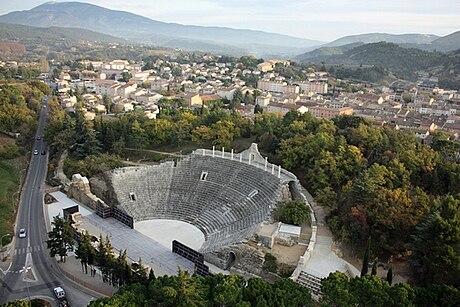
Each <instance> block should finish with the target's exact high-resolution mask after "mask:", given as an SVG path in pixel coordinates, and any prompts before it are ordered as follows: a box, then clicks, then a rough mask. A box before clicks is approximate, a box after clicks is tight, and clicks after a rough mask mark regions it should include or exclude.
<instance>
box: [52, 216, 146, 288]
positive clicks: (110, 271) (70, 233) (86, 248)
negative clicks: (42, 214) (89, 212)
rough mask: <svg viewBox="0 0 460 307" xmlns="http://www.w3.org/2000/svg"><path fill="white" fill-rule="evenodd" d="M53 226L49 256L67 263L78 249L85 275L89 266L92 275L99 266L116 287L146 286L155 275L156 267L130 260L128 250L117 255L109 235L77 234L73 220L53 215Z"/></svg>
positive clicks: (77, 253) (107, 280)
mask: <svg viewBox="0 0 460 307" xmlns="http://www.w3.org/2000/svg"><path fill="white" fill-rule="evenodd" d="M52 226H53V228H52V230H51V231H50V232H49V233H48V238H49V239H48V240H47V246H48V249H49V252H50V256H51V257H55V256H59V257H60V259H61V261H63V262H65V260H66V257H67V255H68V253H69V252H71V251H75V255H76V258H77V259H79V260H80V262H81V266H82V271H83V272H84V273H85V274H88V268H89V269H90V275H91V276H92V277H94V276H95V272H96V269H98V270H99V271H100V272H101V275H102V280H103V281H104V282H106V283H109V284H110V285H112V286H114V287H120V286H123V285H125V284H133V283H140V284H144V285H146V284H148V283H149V281H150V280H152V279H153V278H154V277H155V276H154V273H153V270H152V269H150V272H148V269H147V268H146V267H145V266H144V265H143V264H142V260H141V259H139V261H138V262H132V263H129V262H128V259H127V252H126V250H121V251H120V252H119V254H118V256H116V255H115V252H114V250H113V247H112V244H111V243H110V240H109V238H108V236H107V237H106V238H105V239H104V238H103V237H102V235H100V236H99V239H97V238H95V237H94V236H91V235H90V234H89V233H88V232H87V231H85V232H84V233H77V232H75V230H74V229H73V227H72V223H71V221H70V220H69V219H63V218H61V217H60V216H55V217H54V219H53V222H52ZM147 272H148V273H147Z"/></svg>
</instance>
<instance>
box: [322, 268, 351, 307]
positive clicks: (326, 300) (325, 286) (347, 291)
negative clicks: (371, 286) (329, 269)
mask: <svg viewBox="0 0 460 307" xmlns="http://www.w3.org/2000/svg"><path fill="white" fill-rule="evenodd" d="M321 292H322V296H321V299H320V303H321V306H324V307H326V306H327V307H329V306H337V307H347V306H350V307H351V306H356V304H357V298H356V297H355V296H354V294H353V292H352V289H351V288H350V282H349V280H348V277H347V275H345V274H344V273H342V272H334V273H330V274H329V276H328V277H327V278H326V279H324V280H323V281H322V285H321Z"/></svg>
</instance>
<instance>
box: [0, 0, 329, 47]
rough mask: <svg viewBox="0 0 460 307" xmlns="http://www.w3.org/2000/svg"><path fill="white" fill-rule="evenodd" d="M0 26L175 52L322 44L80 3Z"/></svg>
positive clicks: (29, 13) (24, 14) (43, 8)
mask: <svg viewBox="0 0 460 307" xmlns="http://www.w3.org/2000/svg"><path fill="white" fill-rule="evenodd" d="M0 22H7V23H15V24H23V25H29V26H38V27H49V26H60V27H76V28H85V29H89V30H93V31H94V30H96V31H98V32H102V33H104V34H109V35H112V36H117V37H121V38H124V39H130V40H136V41H142V42H143V43H153V44H158V45H162V44H163V43H165V42H171V41H178V42H179V43H178V45H176V46H170V47H176V48H181V44H180V41H181V40H180V39H187V40H189V41H190V40H195V41H196V43H195V44H194V45H196V46H197V47H199V43H200V42H208V43H209V42H213V43H214V44H215V45H222V46H223V48H222V49H225V47H226V45H230V46H233V47H235V48H236V49H241V50H251V49H250V48H248V47H247V45H248V44H251V43H253V42H258V43H259V44H262V45H265V46H266V48H265V49H267V50H266V52H270V51H271V50H270V46H274V47H275V48H274V49H275V51H277V52H279V51H280V50H279V48H278V47H279V46H284V47H285V48H286V49H287V50H289V49H290V48H292V50H290V51H289V52H290V53H291V54H292V55H294V54H296V53H300V52H301V51H299V50H302V49H303V50H304V51H307V50H311V48H312V47H315V46H318V45H320V44H322V43H323V42H320V41H315V40H308V39H304V38H297V37H293V36H288V35H282V34H277V33H269V32H264V31H258V30H246V29H233V28H227V27H205V26H194V25H181V24H178V23H165V22H161V21H157V20H153V19H150V18H147V17H144V16H140V15H137V14H133V13H129V12H125V11H117V10H110V9H107V8H104V7H101V6H97V5H93V4H88V3H81V2H51V3H50V2H48V3H44V4H41V5H39V6H37V7H35V8H32V9H30V10H25V11H16V12H11V13H8V14H5V15H2V16H0ZM178 39H179V40H178ZM185 49H187V48H185ZM203 51H206V50H203ZM255 51H257V52H260V51H261V50H258V49H257V48H256V50H255Z"/></svg>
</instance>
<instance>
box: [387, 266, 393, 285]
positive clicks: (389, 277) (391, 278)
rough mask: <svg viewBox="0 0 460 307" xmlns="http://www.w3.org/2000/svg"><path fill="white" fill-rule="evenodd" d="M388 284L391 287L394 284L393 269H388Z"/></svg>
mask: <svg viewBox="0 0 460 307" xmlns="http://www.w3.org/2000/svg"><path fill="white" fill-rule="evenodd" d="M387 282H388V283H389V284H390V286H391V284H392V282H393V267H390V268H389V269H388V273H387Z"/></svg>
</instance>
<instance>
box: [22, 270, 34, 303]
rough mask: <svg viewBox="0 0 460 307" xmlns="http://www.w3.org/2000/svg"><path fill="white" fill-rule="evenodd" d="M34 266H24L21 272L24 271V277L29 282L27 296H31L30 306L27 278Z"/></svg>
mask: <svg viewBox="0 0 460 307" xmlns="http://www.w3.org/2000/svg"><path fill="white" fill-rule="evenodd" d="M31 268H32V267H31V266H30V265H29V266H28V267H25V266H23V267H22V270H20V271H19V272H20V273H24V279H26V283H27V296H28V297H29V306H30V290H29V280H28V279H27V273H28V272H29V270H30V269H31Z"/></svg>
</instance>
